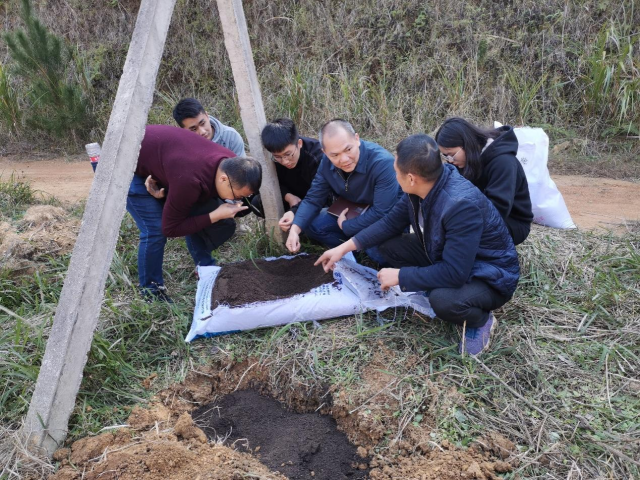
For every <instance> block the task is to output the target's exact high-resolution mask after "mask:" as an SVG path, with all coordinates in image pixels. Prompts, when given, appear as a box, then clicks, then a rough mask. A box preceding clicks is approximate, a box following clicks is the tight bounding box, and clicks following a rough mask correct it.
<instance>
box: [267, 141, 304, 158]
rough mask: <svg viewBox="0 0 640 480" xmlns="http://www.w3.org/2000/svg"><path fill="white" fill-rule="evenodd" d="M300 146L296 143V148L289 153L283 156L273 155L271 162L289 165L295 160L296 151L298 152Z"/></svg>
mask: <svg viewBox="0 0 640 480" xmlns="http://www.w3.org/2000/svg"><path fill="white" fill-rule="evenodd" d="M298 148H299V147H298V144H297V143H296V146H295V148H294V149H293V150H292V151H290V152H289V153H284V154H282V155H273V154H272V155H271V160H273V161H274V162H276V163H288V162H290V161H291V160H292V159H293V156H294V155H295V154H296V151H297V150H298Z"/></svg>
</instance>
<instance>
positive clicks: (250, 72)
mask: <svg viewBox="0 0 640 480" xmlns="http://www.w3.org/2000/svg"><path fill="white" fill-rule="evenodd" d="M217 2H218V11H219V12H220V23H221V24H222V31H223V33H224V44H225V46H226V47H227V53H228V54H229V60H230V61H231V70H232V71H233V80H234V81H235V84H236V88H237V90H238V100H239V102H240V115H241V117H242V125H243V126H244V133H245V135H246V136H247V140H248V141H249V150H250V151H251V156H252V157H254V158H255V159H256V160H258V161H259V162H260V163H261V164H262V188H261V189H260V197H261V198H262V205H263V206H264V213H265V217H266V227H267V234H268V235H269V236H270V237H272V238H273V239H274V240H276V241H280V242H281V241H282V238H283V236H282V233H281V231H280V228H279V227H278V220H280V218H281V217H282V215H283V214H284V208H283V205H282V197H281V196H280V185H279V184H278V177H277V175H276V167H275V165H274V164H273V162H272V161H271V160H270V154H269V153H268V152H267V151H266V150H265V149H264V148H262V142H261V141H260V132H262V129H263V128H264V126H265V125H266V124H267V120H266V117H265V115H264V105H263V103H262V94H261V93H260V84H259V83H258V76H257V75H256V66H255V64H254V63H253V55H252V53H251V44H250V42H249V32H248V30H247V20H246V19H245V16H244V10H243V8H242V0H217Z"/></svg>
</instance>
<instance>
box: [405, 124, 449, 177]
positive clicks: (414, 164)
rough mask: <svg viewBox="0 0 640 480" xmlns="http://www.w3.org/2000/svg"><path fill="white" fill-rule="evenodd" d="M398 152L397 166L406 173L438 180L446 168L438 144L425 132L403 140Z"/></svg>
mask: <svg viewBox="0 0 640 480" xmlns="http://www.w3.org/2000/svg"><path fill="white" fill-rule="evenodd" d="M396 154H397V158H398V159H397V160H396V166H397V167H398V170H400V171H401V172H402V173H403V174H405V175H406V174H408V173H412V174H414V175H418V176H419V177H422V178H424V179H425V180H428V181H430V182H431V181H434V180H437V178H438V177H439V176H440V174H441V173H442V169H443V168H444V167H443V166H442V160H440V150H439V149H438V144H437V143H436V141H435V140H434V139H433V138H431V137H430V136H429V135H425V134H424V133H416V134H415V135H411V136H409V137H407V138H405V139H404V140H402V141H401V142H400V143H399V144H398V146H397V147H396Z"/></svg>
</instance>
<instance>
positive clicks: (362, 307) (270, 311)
mask: <svg viewBox="0 0 640 480" xmlns="http://www.w3.org/2000/svg"><path fill="white" fill-rule="evenodd" d="M279 258H286V259H291V258H293V257H291V256H284V257H279ZM265 260H268V261H270V260H277V259H276V258H267V259H265ZM220 270H221V267H217V266H216V267H198V274H199V276H200V280H199V281H198V290H197V292H196V306H195V311H194V313H193V322H192V324H191V330H189V333H188V334H187V337H186V339H185V340H186V341H187V342H190V341H192V340H195V339H196V338H200V337H213V336H217V335H223V334H226V333H235V332H240V331H242V330H251V329H254V328H260V327H272V326H276V325H285V324H288V323H295V322H308V321H315V320H323V319H328V318H336V317H343V316H350V315H355V314H357V313H361V312H365V311H367V310H377V311H382V310H385V309H387V308H390V307H412V308H414V309H416V310H418V311H419V312H421V313H424V314H425V315H429V316H431V317H435V314H434V313H433V310H431V306H430V305H429V300H428V299H427V298H426V297H424V296H423V295H422V294H405V293H404V292H401V291H400V290H399V289H398V288H397V287H394V288H392V289H390V290H389V291H388V292H382V291H381V290H380V283H379V282H378V279H377V277H376V275H377V272H376V271H375V270H373V269H370V268H367V267H363V266H362V265H359V264H358V263H356V261H355V259H354V257H353V255H351V254H349V255H347V256H345V258H343V259H342V260H340V261H339V262H338V263H337V264H336V268H335V270H334V274H333V275H334V280H335V281H334V282H333V283H326V284H324V285H321V286H319V287H317V288H314V289H313V290H311V291H310V292H308V293H304V294H300V295H294V296H293V297H289V298H283V299H278V300H272V301H268V302H256V303H249V304H246V305H243V306H239V307H229V306H226V305H219V306H217V307H216V308H214V309H212V308H211V296H212V291H213V286H214V284H215V281H216V277H217V276H218V273H219V272H220Z"/></svg>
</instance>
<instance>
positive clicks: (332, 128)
mask: <svg viewBox="0 0 640 480" xmlns="http://www.w3.org/2000/svg"><path fill="white" fill-rule="evenodd" d="M338 129H342V130H344V131H345V132H347V133H349V134H350V135H351V136H352V137H355V136H356V130H355V128H353V125H351V123H349V122H347V121H346V120H344V119H343V118H334V119H332V120H329V121H328V122H327V123H325V124H324V125H322V127H320V132H318V140H319V141H320V145H322V146H323V148H324V144H323V143H322V139H323V137H325V136H327V135H329V136H331V135H334V134H335V133H336V131H337V130H338Z"/></svg>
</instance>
